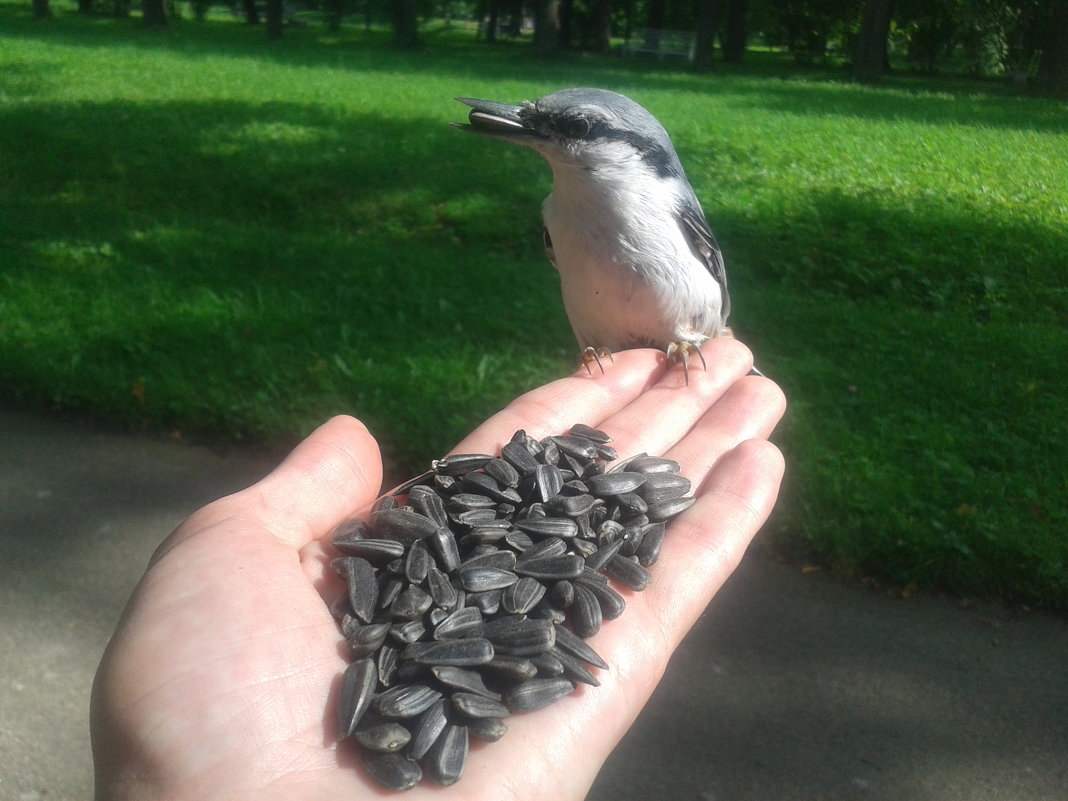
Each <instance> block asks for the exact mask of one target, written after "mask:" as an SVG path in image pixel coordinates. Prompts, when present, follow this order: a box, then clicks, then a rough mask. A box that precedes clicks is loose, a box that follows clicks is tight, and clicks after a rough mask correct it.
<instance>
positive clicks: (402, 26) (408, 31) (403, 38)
mask: <svg viewBox="0 0 1068 801" xmlns="http://www.w3.org/2000/svg"><path fill="white" fill-rule="evenodd" d="M393 42H394V44H396V45H398V46H400V47H415V46H416V45H417V44H419V3H418V0H393Z"/></svg>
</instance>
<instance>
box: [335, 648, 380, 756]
mask: <svg viewBox="0 0 1068 801" xmlns="http://www.w3.org/2000/svg"><path fill="white" fill-rule="evenodd" d="M377 678H378V673H377V671H376V670H375V663H374V662H373V661H371V660H370V659H358V660H357V661H355V662H353V663H352V664H351V665H349V666H348V667H347V668H345V672H344V674H343V675H342V677H341V696H340V698H339V700H338V733H339V734H340V735H341V736H342V737H348V736H349V735H350V734H352V733H353V732H354V731H356V726H357V725H359V723H360V718H362V717H363V715H364V713H365V712H366V711H367V709H368V707H369V706H370V704H371V700H372V696H373V694H374V689H375V681H376V679H377Z"/></svg>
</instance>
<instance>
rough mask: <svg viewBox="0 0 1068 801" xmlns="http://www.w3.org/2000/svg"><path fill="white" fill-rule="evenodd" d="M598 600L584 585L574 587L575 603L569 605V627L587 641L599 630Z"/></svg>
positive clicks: (599, 613) (600, 613)
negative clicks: (572, 627)
mask: <svg viewBox="0 0 1068 801" xmlns="http://www.w3.org/2000/svg"><path fill="white" fill-rule="evenodd" d="M602 619H603V615H602V612H601V602H600V599H599V598H598V597H597V596H596V595H594V593H593V590H591V589H590V588H589V587H587V586H586V585H585V584H576V585H575V602H574V603H573V604H571V625H572V626H574V628H575V633H576V634H577V635H578V636H580V637H582V638H583V639H588V638H590V637H592V636H593V635H594V634H596V633H597V632H598V631H600V630H601V621H602Z"/></svg>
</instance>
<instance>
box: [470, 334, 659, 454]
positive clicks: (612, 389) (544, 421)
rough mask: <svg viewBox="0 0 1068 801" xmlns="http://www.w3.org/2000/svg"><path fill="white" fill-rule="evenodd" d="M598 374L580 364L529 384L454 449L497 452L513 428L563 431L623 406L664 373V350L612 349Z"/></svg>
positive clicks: (546, 432) (535, 432) (540, 434)
mask: <svg viewBox="0 0 1068 801" xmlns="http://www.w3.org/2000/svg"><path fill="white" fill-rule="evenodd" d="M614 359H615V361H614V362H610V363H608V364H606V365H605V372H604V373H603V374H602V373H600V372H599V371H597V370H594V371H593V374H592V375H590V374H588V373H587V372H586V369H585V368H584V367H582V368H579V369H578V370H577V371H576V372H575V373H573V374H572V375H570V376H568V377H567V378H561V379H560V380H558V381H553V382H552V383H551V384H546V385H545V386H543V387H538V388H537V389H534V390H531V391H530V392H528V393H526V394H525V395H522V396H520V397H519V398H517V399H516V400H514V401H512V402H511V403H510V404H508V406H506V407H505V408H504V409H502V410H501V411H499V412H497V414H495V415H493V416H492V417H491V418H489V419H488V420H487V421H486V422H485V423H483V424H482V425H480V426H479V427H478V428H477V429H475V430H474V431H473V432H471V434H469V435H468V436H467V437H465V438H464V439H463V440H462V441H461V442H460V443H459V444H458V445H457V446H456V447H455V448H454V449H453V452H454V453H496V451H497V449H498V448H500V446H501V445H502V444H504V443H505V442H507V441H508V439H509V438H510V437H511V436H512V434H513V433H515V431H516V430H517V429H520V428H522V429H524V430H526V432H527V433H528V434H530V435H531V436H533V437H535V438H536V439H540V438H542V437H544V436H547V435H549V434H562V433H565V432H566V431H567V430H568V428H570V427H571V426H572V425H574V424H575V423H587V424H589V425H596V424H597V423H598V422H600V420H602V419H603V418H604V417H605V416H606V415H609V414H612V413H614V412H616V411H618V410H619V409H621V408H623V407H624V406H626V405H627V404H628V403H630V402H631V401H632V400H634V398H636V397H638V396H639V395H641V394H642V392H644V391H645V390H646V389H648V388H649V387H650V386H652V385H653V384H654V383H656V381H657V380H658V379H659V378H660V377H661V376H662V375H663V373H664V371H665V366H664V355H663V353H661V352H660V351H656V350H651V349H648V348H644V349H639V350H627V351H623V352H621V353H617V354H615V356H614Z"/></svg>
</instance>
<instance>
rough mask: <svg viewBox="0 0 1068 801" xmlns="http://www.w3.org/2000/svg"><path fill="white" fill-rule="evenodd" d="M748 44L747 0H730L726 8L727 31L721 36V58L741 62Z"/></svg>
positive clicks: (731, 62)
mask: <svg viewBox="0 0 1068 801" xmlns="http://www.w3.org/2000/svg"><path fill="white" fill-rule="evenodd" d="M748 44H749V0H730V8H728V9H727V32H726V34H725V35H724V36H723V60H724V61H726V62H727V63H728V64H741V63H742V59H744V58H745V48H746V46H747V45H748Z"/></svg>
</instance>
